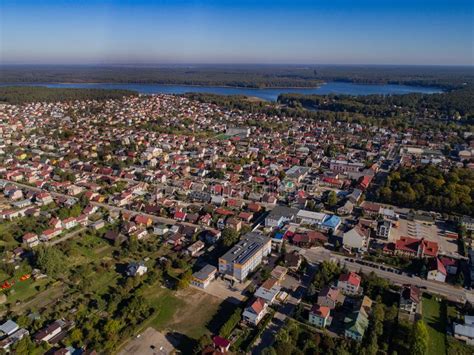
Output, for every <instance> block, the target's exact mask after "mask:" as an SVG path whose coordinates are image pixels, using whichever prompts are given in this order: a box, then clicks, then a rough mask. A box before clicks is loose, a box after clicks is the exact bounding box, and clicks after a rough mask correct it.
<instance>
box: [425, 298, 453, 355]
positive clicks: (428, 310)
mask: <svg viewBox="0 0 474 355" xmlns="http://www.w3.org/2000/svg"><path fill="white" fill-rule="evenodd" d="M423 320H424V322H425V323H426V326H427V328H428V335H429V339H428V354H440V355H444V354H446V325H447V324H446V306H445V304H444V302H443V301H439V300H437V299H436V296H431V295H427V294H424V295H423Z"/></svg>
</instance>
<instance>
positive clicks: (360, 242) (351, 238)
mask: <svg viewBox="0 0 474 355" xmlns="http://www.w3.org/2000/svg"><path fill="white" fill-rule="evenodd" d="M369 238H370V229H368V228H365V227H363V226H362V225H360V224H358V225H356V226H355V227H354V228H352V229H351V230H349V231H347V232H345V233H344V234H343V236H342V244H343V245H344V247H345V248H346V249H349V250H356V251H358V252H360V251H366V250H367V246H368V245H369Z"/></svg>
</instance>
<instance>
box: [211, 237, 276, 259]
mask: <svg viewBox="0 0 474 355" xmlns="http://www.w3.org/2000/svg"><path fill="white" fill-rule="evenodd" d="M269 241H270V239H269V238H266V237H265V236H264V235H263V234H260V233H256V232H249V233H247V234H245V235H244V236H243V237H242V239H241V240H240V241H239V242H238V243H237V244H236V245H234V246H233V247H232V249H230V250H229V251H228V252H227V253H225V254H224V255H222V256H221V257H220V258H219V259H222V260H225V261H226V262H234V263H237V264H243V263H245V262H247V261H248V260H249V259H250V258H251V257H252V256H253V255H255V253H257V252H258V251H259V250H261V248H263V246H264V245H266V244H267V243H268V242H269Z"/></svg>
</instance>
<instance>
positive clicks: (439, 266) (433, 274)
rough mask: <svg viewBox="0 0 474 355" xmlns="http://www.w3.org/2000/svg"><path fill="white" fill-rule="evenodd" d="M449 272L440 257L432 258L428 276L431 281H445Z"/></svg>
mask: <svg viewBox="0 0 474 355" xmlns="http://www.w3.org/2000/svg"><path fill="white" fill-rule="evenodd" d="M447 275H448V272H447V271H446V268H445V266H444V264H443V263H442V262H441V260H440V259H439V258H433V259H430V262H429V263H428V274H427V276H426V278H427V279H428V280H431V281H438V282H445V281H446V276H447Z"/></svg>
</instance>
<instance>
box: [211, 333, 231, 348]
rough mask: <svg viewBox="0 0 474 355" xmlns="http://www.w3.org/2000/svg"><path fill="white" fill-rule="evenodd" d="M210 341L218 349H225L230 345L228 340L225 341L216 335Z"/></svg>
mask: <svg viewBox="0 0 474 355" xmlns="http://www.w3.org/2000/svg"><path fill="white" fill-rule="evenodd" d="M212 341H213V342H214V345H215V346H217V347H219V348H227V347H228V346H229V345H230V341H229V340H227V339H226V338H223V337H220V336H218V335H216V336H215V337H213V338H212Z"/></svg>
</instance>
